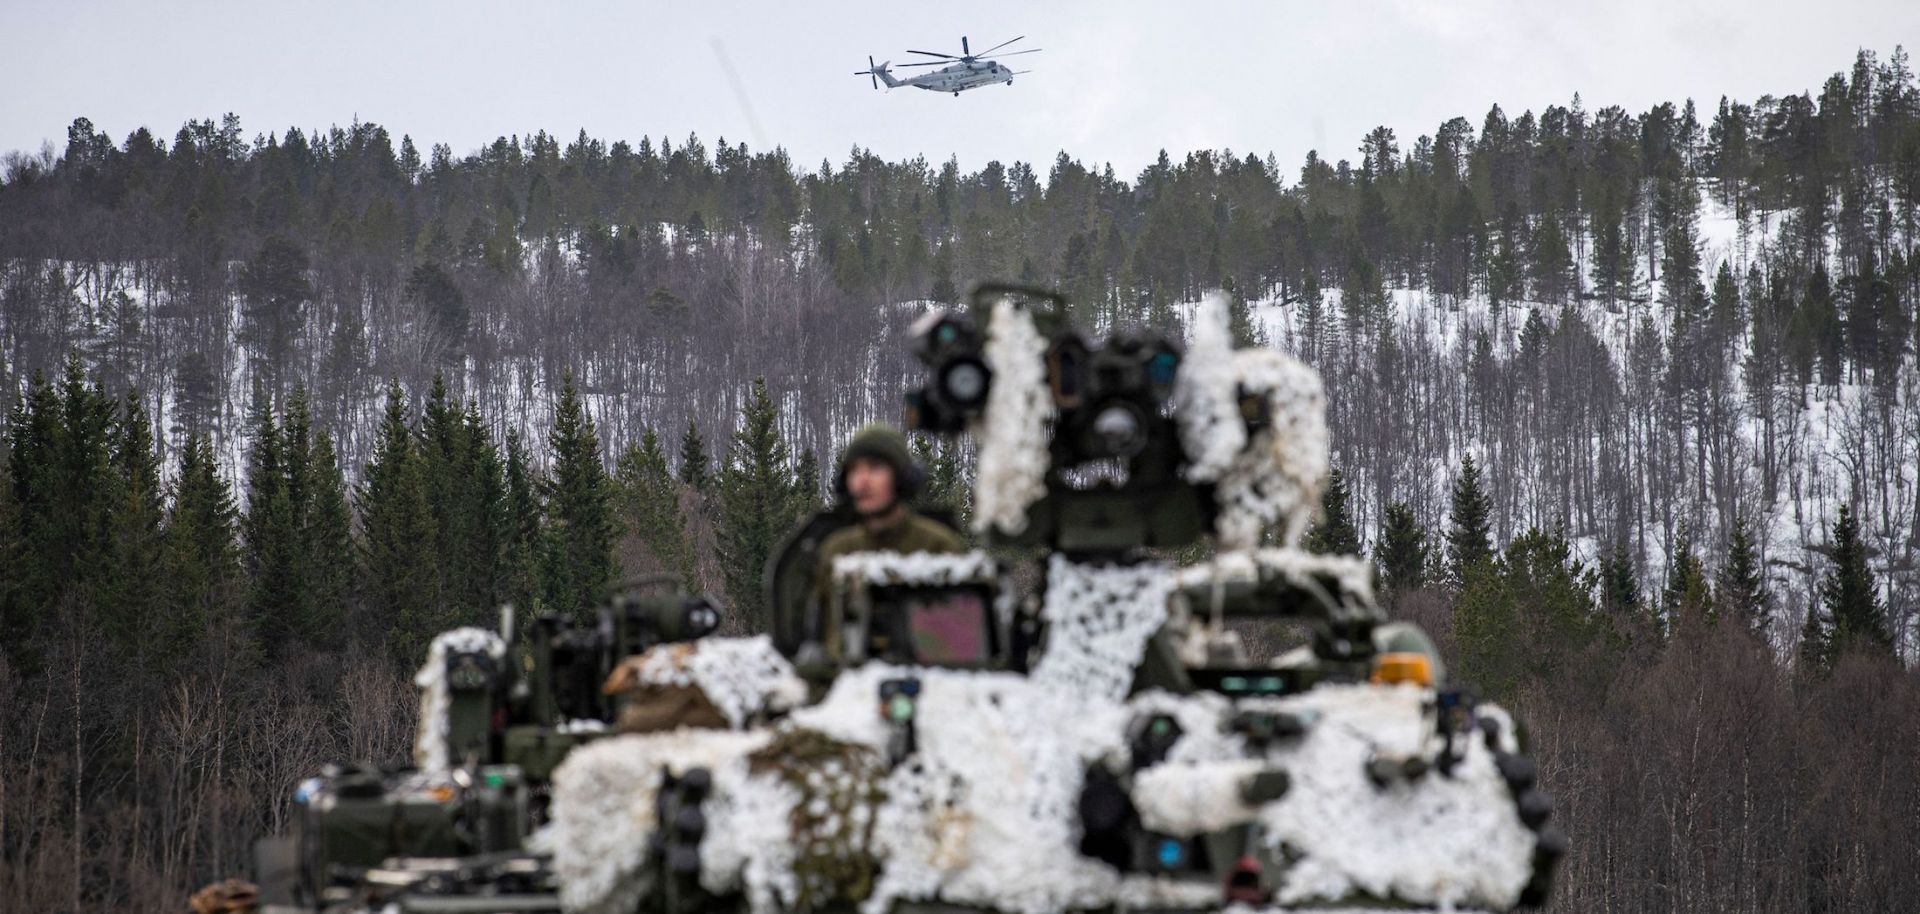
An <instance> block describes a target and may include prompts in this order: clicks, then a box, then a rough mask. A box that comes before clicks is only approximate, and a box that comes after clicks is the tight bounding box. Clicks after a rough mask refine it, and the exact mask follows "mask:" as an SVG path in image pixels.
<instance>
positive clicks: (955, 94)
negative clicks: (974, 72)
mask: <svg viewBox="0 0 1920 914" xmlns="http://www.w3.org/2000/svg"><path fill="white" fill-rule="evenodd" d="M953 97H954V98H959V97H960V90H959V89H955V90H953Z"/></svg>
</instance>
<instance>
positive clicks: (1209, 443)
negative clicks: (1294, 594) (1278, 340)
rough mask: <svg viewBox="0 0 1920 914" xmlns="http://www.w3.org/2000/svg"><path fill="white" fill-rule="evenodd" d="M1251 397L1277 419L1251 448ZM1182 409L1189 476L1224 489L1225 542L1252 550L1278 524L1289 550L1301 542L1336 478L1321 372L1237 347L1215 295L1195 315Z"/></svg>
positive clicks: (1179, 386) (1178, 411)
mask: <svg viewBox="0 0 1920 914" xmlns="http://www.w3.org/2000/svg"><path fill="white" fill-rule="evenodd" d="M1243 390H1244V391H1246V392H1247V393H1250V394H1254V395H1257V396H1262V397H1265V398H1266V401H1267V410H1268V414H1269V416H1270V417H1271V420H1272V422H1271V425H1269V426H1268V427H1267V428H1266V429H1264V430H1262V431H1260V432H1258V433H1256V434H1254V435H1252V436H1251V440H1249V436H1248V435H1247V429H1246V425H1245V423H1244V421H1243V419H1242V417H1241V413H1240V405H1239V398H1240V392H1241V391H1243ZM1173 404H1174V415H1175V417H1176V418H1177V419H1178V421H1179V424H1180V443H1181V448H1182V450H1184V451H1185V452H1186V455H1187V460H1188V464H1187V470H1186V473H1187V478H1188V479H1190V480H1192V481H1194V482H1212V483H1214V484H1215V486H1216V488H1215V494H1214V499H1215V501H1216V502H1217V503H1218V504H1219V507H1220V516H1219V518H1218V520H1217V521H1216V522H1215V525H1214V527H1215V532H1216V533H1217V534H1218V535H1219V537H1220V540H1221V544H1222V545H1223V546H1224V547H1226V548H1229V549H1237V548H1245V547H1248V546H1253V545H1255V544H1257V543H1258V542H1259V541H1260V534H1261V532H1262V531H1264V530H1266V529H1267V528H1268V527H1269V526H1271V525H1272V524H1274V523H1276V522H1278V523H1279V524H1280V542H1281V544H1282V545H1287V546H1291V545H1293V544H1295V543H1297V542H1299V539H1300V535H1301V534H1302V533H1304V532H1306V529H1307V524H1309V523H1310V522H1312V520H1313V517H1314V514H1315V512H1316V511H1318V510H1319V507H1320V487H1321V485H1322V484H1323V483H1324V481H1325V479H1326V476H1327V471H1328V448H1329V444H1328V439H1327V417H1326V411H1327V406H1326V392H1325V390H1324V388H1323V387H1322V386H1321V382H1320V374H1319V372H1316V371H1314V370H1313V369H1311V368H1308V367H1307V366H1306V365H1304V364H1302V363H1301V362H1300V361H1299V360H1298V359H1295V358H1293V357H1292V356H1289V355H1286V354H1284V353H1281V352H1278V351H1276V350H1272V349H1234V348H1233V338H1232V334H1231V332H1230V331H1229V329H1228V326H1227V301H1226V298H1225V297H1223V296H1221V295H1217V294H1216V295H1212V296H1209V297H1208V298H1207V300H1205V301H1203V302H1201V303H1200V307H1199V308H1198V310H1197V311H1196V313H1195V314H1194V319H1193V327H1192V332H1191V334H1190V338H1189V339H1188V341H1187V354H1186V358H1184V359H1182V360H1181V365H1180V374H1179V377H1178V378H1176V379H1175V382H1174V395H1173Z"/></svg>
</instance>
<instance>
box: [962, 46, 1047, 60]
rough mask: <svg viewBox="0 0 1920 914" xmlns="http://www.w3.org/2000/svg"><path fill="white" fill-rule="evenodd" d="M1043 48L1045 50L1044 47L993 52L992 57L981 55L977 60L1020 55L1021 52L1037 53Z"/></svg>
mask: <svg viewBox="0 0 1920 914" xmlns="http://www.w3.org/2000/svg"><path fill="white" fill-rule="evenodd" d="M1043 50H1045V48H1033V49H1031V50H1026V51H1008V52H1007V53H1005V54H995V55H993V57H991V58H989V57H981V58H978V59H979V60H993V59H997V58H1001V57H1019V56H1020V55H1022V54H1037V53H1039V52H1041V51H1043Z"/></svg>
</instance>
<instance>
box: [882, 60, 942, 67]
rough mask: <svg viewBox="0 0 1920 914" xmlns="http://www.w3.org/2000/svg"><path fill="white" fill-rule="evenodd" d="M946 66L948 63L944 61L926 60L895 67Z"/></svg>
mask: <svg viewBox="0 0 1920 914" xmlns="http://www.w3.org/2000/svg"><path fill="white" fill-rule="evenodd" d="M946 65H947V62H946V61H944V60H924V61H918V62H915V63H902V64H894V66H897V67H944V66H946Z"/></svg>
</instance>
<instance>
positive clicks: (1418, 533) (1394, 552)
mask: <svg viewBox="0 0 1920 914" xmlns="http://www.w3.org/2000/svg"><path fill="white" fill-rule="evenodd" d="M1429 552H1430V549H1429V547H1428V546H1427V531H1426V528H1424V527H1422V526H1420V521H1419V519H1418V518H1416V517H1414V516H1413V506H1411V505H1409V504H1407V503H1406V502H1404V501H1396V502H1394V503H1393V504H1391V505H1388V506H1387V511H1386V516H1385V517H1384V518H1383V519H1382V520H1381V523H1380V545H1379V546H1377V547H1375V549H1374V560H1375V561H1376V562H1378V563H1379V565H1380V584H1381V586H1382V587H1383V588H1385V590H1386V591H1387V592H1388V593H1390V594H1402V593H1409V592H1411V591H1415V590H1419V589H1420V588H1422V587H1425V586H1427V558H1428V553H1429Z"/></svg>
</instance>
